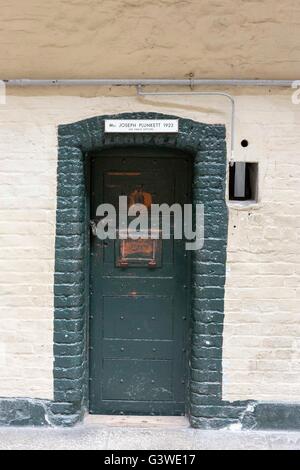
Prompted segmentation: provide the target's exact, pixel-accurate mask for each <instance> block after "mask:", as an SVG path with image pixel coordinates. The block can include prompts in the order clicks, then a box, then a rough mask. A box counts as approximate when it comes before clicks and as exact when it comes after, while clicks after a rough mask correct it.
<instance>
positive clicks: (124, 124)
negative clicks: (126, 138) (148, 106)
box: [105, 119, 178, 134]
mask: <svg viewBox="0 0 300 470" xmlns="http://www.w3.org/2000/svg"><path fill="white" fill-rule="evenodd" d="M105 132H107V133H131V134H135V133H149V132H150V133H162V132H163V133H175V132H178V119H106V120H105Z"/></svg>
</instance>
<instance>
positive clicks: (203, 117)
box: [0, 90, 300, 401]
mask: <svg viewBox="0 0 300 470" xmlns="http://www.w3.org/2000/svg"><path fill="white" fill-rule="evenodd" d="M232 91H233V90H232ZM62 93H63V91H62ZM236 100H237V132H236V150H235V157H236V159H238V160H243V159H249V160H250V161H258V162H259V165H260V167H259V204H257V205H255V206H251V207H243V206H239V207H238V206H237V205H236V204H230V211H229V216H230V220H229V239H228V264H227V282H226V298H225V330H224V348H223V349H224V374H223V379H224V383H223V398H224V399H226V400H243V399H250V398H253V399H257V400H260V399H261V400H269V401H270V400H280V401H295V400H297V399H298V397H299V392H300V374H299V356H300V353H299V349H300V341H299V329H300V326H299V305H300V300H299V287H298V286H299V279H300V258H299V256H300V255H299V253H300V249H299V248H300V241H299V228H300V227H299V225H300V200H299V198H300V192H299V183H300V158H299V156H300V155H299V153H300V150H299V148H300V137H299V132H298V126H299V124H298V123H299V122H300V106H296V105H292V104H291V93H290V92H289V91H288V92H279V91H278V90H277V91H273V93H269V92H268V91H266V92H260V94H258V92H257V91H256V90H255V91H254V90H244V91H243V94H241V91H239V95H238V96H236ZM157 110H159V111H160V112H163V113H167V114H177V115H179V116H182V117H187V118H191V119H194V120H197V121H203V122H218V123H223V122H225V123H226V124H227V126H228V134H230V127H229V122H230V121H229V106H228V105H227V103H225V102H224V100H223V99H222V98H211V97H210V98H204V97H198V98H186V97H177V98H175V97H174V98H173V97H172V98H170V97H167V98H159V99H158V98H157V99H154V98H151V101H149V102H147V100H141V101H140V100H138V99H137V98H136V97H134V96H132V97H126V96H121V97H113V96H109V95H108V96H103V97H98V98H88V97H79V96H78V97H72V96H66V95H63V94H62V95H61V96H43V97H38V96H35V97H34V96H32V97H31V96H8V99H7V104H6V105H2V106H1V107H0V349H1V354H0V379H1V380H0V396H2V397H4V396H14V397H36V398H49V399H51V398H52V396H53V379H52V368H53V353H52V346H53V343H52V342H53V336H52V335H53V327H52V324H53V271H54V240H55V210H56V164H57V148H56V132H57V126H58V124H61V123H70V122H74V121H77V120H80V119H84V118H87V117H91V116H95V115H100V114H111V113H119V112H132V111H157ZM243 138H247V139H248V140H249V143H250V145H249V147H248V148H246V149H243V148H242V147H241V146H240V145H239V143H240V141H241V140H242V139H243Z"/></svg>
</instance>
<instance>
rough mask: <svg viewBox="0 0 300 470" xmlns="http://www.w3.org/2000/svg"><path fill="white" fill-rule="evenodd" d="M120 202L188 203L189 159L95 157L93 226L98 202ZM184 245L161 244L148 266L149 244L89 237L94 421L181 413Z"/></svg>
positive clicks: (118, 153) (172, 154)
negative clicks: (96, 418) (96, 416)
mask: <svg viewBox="0 0 300 470" xmlns="http://www.w3.org/2000/svg"><path fill="white" fill-rule="evenodd" d="M120 195H127V197H128V203H129V204H130V201H131V200H133V201H134V202H143V203H144V204H145V205H147V204H150V203H157V204H162V203H167V204H169V205H171V204H173V203H175V202H176V203H180V204H184V203H189V202H190V199H191V160H190V157H189V156H188V155H184V154H182V153H179V152H177V151H167V150H160V149H152V150H151V149H142V148H139V149H137V148H124V149H118V150H110V151H109V152H108V151H105V152H101V154H100V153H99V155H97V154H95V155H93V156H92V163H91V218H94V216H95V214H96V209H97V207H98V206H99V204H101V203H103V202H105V203H112V204H114V205H115V207H117V206H118V197H119V196H120ZM184 244H185V242H184V240H174V238H171V239H170V240H162V241H158V242H157V243H156V246H155V252H156V253H155V261H154V262H153V261H151V260H150V262H149V259H148V257H149V252H148V251H149V250H148V249H149V244H147V243H146V244H143V243H141V244H139V243H137V244H134V243H133V244H132V243H127V241H125V242H122V241H120V240H106V241H101V240H99V239H98V238H97V237H95V236H92V235H91V263H90V265H91V276H90V286H91V299H90V312H91V314H90V412H91V413H94V414H159V415H179V414H184V413H185V394H186V388H187V356H188V330H189V285H190V256H189V252H187V251H185V249H184ZM126 250H127V251H126ZM124 252H126V253H125V254H124ZM143 254H144V255H145V259H143ZM151 256H152V254H151Z"/></svg>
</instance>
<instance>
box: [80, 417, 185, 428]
mask: <svg viewBox="0 0 300 470" xmlns="http://www.w3.org/2000/svg"><path fill="white" fill-rule="evenodd" d="M84 424H85V425H88V426H89V425H91V426H94V425H96V426H101V427H103V426H104V427H105V426H107V427H113V428H122V427H125V428H146V429H147V428H148V429H151V428H152V429H153V428H161V429H186V428H189V427H190V423H189V420H188V418H187V417H186V416H120V415H87V416H86V417H85V419H84Z"/></svg>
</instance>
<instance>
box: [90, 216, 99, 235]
mask: <svg viewBox="0 0 300 470" xmlns="http://www.w3.org/2000/svg"><path fill="white" fill-rule="evenodd" d="M90 228H91V232H92V235H93V236H94V237H96V236H97V223H96V221H95V220H90Z"/></svg>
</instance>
